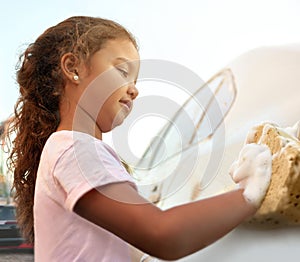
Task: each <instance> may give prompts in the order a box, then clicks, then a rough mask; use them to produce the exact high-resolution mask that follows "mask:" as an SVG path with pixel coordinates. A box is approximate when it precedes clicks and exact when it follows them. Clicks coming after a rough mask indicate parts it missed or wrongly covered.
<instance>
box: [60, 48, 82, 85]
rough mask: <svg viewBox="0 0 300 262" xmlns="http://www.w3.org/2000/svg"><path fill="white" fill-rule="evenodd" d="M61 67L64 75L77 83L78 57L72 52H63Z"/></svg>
mask: <svg viewBox="0 0 300 262" xmlns="http://www.w3.org/2000/svg"><path fill="white" fill-rule="evenodd" d="M60 61H61V69H62V72H63V74H64V76H65V77H66V78H67V79H68V80H70V81H71V82H72V83H75V84H78V82H79V81H78V80H79V76H78V70H77V68H78V66H79V61H78V58H77V57H76V56H75V55H74V54H72V53H67V54H64V55H63V56H62V58H61V60H60Z"/></svg>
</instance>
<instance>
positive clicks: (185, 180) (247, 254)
mask: <svg viewBox="0 0 300 262" xmlns="http://www.w3.org/2000/svg"><path fill="white" fill-rule="evenodd" d="M205 89H210V90H211V94H210V95H207V94H206V101H207V103H206V104H205V105H203V104H202V109H201V106H200V107H199V105H197V103H195V101H194V100H193V99H190V100H188V101H187V102H186V103H185V104H184V105H183V107H182V108H181V110H180V111H178V112H177V113H176V114H175V115H174V117H173V118H172V120H171V121H170V124H167V125H166V126H164V128H163V129H162V130H161V131H160V132H159V134H157V136H156V139H154V140H153V141H152V143H151V145H150V146H149V148H148V149H147V150H146V151H145V154H144V156H143V159H142V160H141V161H140V162H139V163H138V164H137V165H136V167H135V169H134V176H135V177H136V179H137V181H144V183H140V186H139V188H140V191H141V192H142V193H143V194H144V196H145V197H147V198H148V199H150V200H151V201H153V202H154V203H156V204H157V205H158V206H160V207H161V208H163V209H165V208H169V207H172V206H174V205H178V204H181V203H185V202H189V201H193V200H196V199H201V198H205V197H208V196H212V195H215V194H219V193H221V192H225V191H228V190H230V189H232V188H233V187H234V186H235V185H234V184H233V182H232V181H231V178H230V176H229V175H228V170H229V167H230V165H231V164H232V162H233V161H234V160H235V158H236V157H237V156H238V153H239V151H240V149H241V147H242V145H243V143H244V139H245V137H246V134H247V132H248V131H249V130H250V128H251V127H252V126H254V125H257V124H259V123H261V122H265V121H271V122H275V123H277V124H279V125H280V126H292V125H293V124H295V123H296V122H297V121H299V120H300V104H299V102H300V46H299V45H292V46H282V47H264V48H259V49H255V50H253V51H250V52H248V53H246V54H243V55H241V56H240V57H238V58H237V59H235V60H233V61H232V62H231V63H229V64H228V65H227V66H226V67H225V69H224V70H221V71H220V72H219V73H218V74H216V75H215V76H214V77H212V79H210V80H209V81H208V84H207V85H204V86H203V87H201V89H199V90H198V92H197V93H196V94H195V95H196V96H198V95H199V96H200V97H201V96H202V93H201V92H203V94H204V93H205V92H204V91H203V90H205ZM201 90H202V91H201ZM213 94H214V95H215V96H213ZM196 100H197V99H196ZM216 104H218V106H216ZM187 117H189V118H190V119H192V123H193V124H194V126H195V127H196V128H194V129H193V128H190V127H191V126H189V124H187V121H186V118H187ZM178 130H179V131H178ZM299 236H300V227H294V228H280V229H274V230H258V229H255V228H251V229H249V228H247V227H243V226H240V227H238V228H237V229H235V230H234V231H233V232H231V233H230V234H228V235H227V236H226V237H224V238H223V239H221V240H220V241H218V242H217V243H215V244H213V245H211V246H209V247H207V248H206V249H204V250H202V251H200V252H198V253H196V254H194V255H191V256H189V257H187V258H185V259H182V260H181V261H217V262H219V261H220V262H234V261H236V262H240V261H272V262H276V261H278V262H279V261H280V262H281V261H284V260H292V259H297V257H298V249H299V246H300V237H299Z"/></svg>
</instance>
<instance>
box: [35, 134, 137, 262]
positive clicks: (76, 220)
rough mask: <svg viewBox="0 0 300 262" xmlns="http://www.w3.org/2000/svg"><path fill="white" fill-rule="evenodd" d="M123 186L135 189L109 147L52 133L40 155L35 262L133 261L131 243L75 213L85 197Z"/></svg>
mask: <svg viewBox="0 0 300 262" xmlns="http://www.w3.org/2000/svg"><path fill="white" fill-rule="evenodd" d="M118 182H128V183H130V184H131V185H133V186H134V187H135V184H134V181H133V179H132V177H131V176H130V175H129V174H128V173H127V171H126V170H125V168H124V167H123V165H122V164H121V162H120V159H119V158H118V156H117V155H116V153H115V152H114V151H113V150H112V149H111V148H110V147H109V146H108V145H106V144H105V143H103V142H102V141H101V140H98V139H96V138H94V137H92V136H90V135H88V134H84V133H81V132H75V131H59V132H56V133H53V134H52V135H51V136H50V137H49V139H48V141H47V142H46V144H45V147H44V149H43V152H42V155H41V160H40V165H39V169H38V174H37V181H36V188H35V199H34V232H35V261H36V262H48V261H49V262H50V261H51V262H55V261H59V262H61V261H66V262H68V261H72V262H75V261H80V262H83V261H88V262H93V261H109V262H114V261H115V262H119V261H122V262H123V261H130V255H129V247H128V245H127V243H126V242H124V241H123V240H121V239H120V238H118V237H117V236H115V235H113V234H112V233H110V232H108V231H106V230H105V229H103V228H101V227H99V226H97V225H95V224H93V223H91V222H89V221H87V220H85V219H83V218H81V217H80V216H78V215H77V214H76V213H74V212H73V208H74V205H75V204H76V202H77V201H78V200H79V199H80V197H81V196H82V195H84V194H85V193H87V192H88V191H90V190H91V189H93V188H96V187H99V186H103V185H108V184H111V183H118ZM135 188H136V187H135ZM120 216H122V214H120Z"/></svg>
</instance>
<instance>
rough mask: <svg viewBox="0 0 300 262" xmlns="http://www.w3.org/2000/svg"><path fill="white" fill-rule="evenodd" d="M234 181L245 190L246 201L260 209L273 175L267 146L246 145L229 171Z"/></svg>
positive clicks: (270, 156)
mask: <svg viewBox="0 0 300 262" xmlns="http://www.w3.org/2000/svg"><path fill="white" fill-rule="evenodd" d="M229 173H230V175H231V177H232V179H233V181H234V182H235V183H237V184H238V185H239V187H240V188H243V189H244V193H243V195H244V197H245V199H246V200H247V201H248V202H250V203H251V204H253V206H255V207H257V208H258V207H259V206H260V204H261V202H262V200H263V198H264V196H265V195H266V192H267V190H268V187H269V184H270V181H271V175H272V155H271V152H270V149H269V148H268V147H267V146H266V145H258V144H254V143H252V144H246V145H245V146H244V147H243V148H242V150H241V152H240V154H239V158H238V160H236V161H235V162H234V163H233V164H232V166H231V168H230V171H229Z"/></svg>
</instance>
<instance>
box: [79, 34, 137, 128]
mask: <svg viewBox="0 0 300 262" xmlns="http://www.w3.org/2000/svg"><path fill="white" fill-rule="evenodd" d="M138 72H139V54H138V52H137V50H136V48H135V46H134V45H133V44H132V43H131V42H130V41H129V40H120V39H119V40H118V39H117V40H109V41H108V42H107V43H106V45H105V46H104V47H103V48H102V49H101V50H100V51H98V52H96V53H95V54H94V55H93V56H92V57H91V59H90V61H89V62H88V64H87V65H81V66H80V67H79V70H78V75H79V84H78V89H77V90H79V92H80V98H79V99H78V105H79V106H80V107H81V109H83V111H84V112H86V113H87V114H88V115H89V116H90V117H92V118H93V119H94V120H95V121H96V128H98V129H100V132H101V133H102V132H108V131H110V130H112V129H113V128H114V127H115V126H118V125H120V124H121V123H122V122H123V120H124V119H125V118H126V117H127V115H128V114H129V113H130V111H131V109H132V106H133V100H134V99H135V98H136V97H137V95H138V90H137V89H136V87H135V84H136V80H137V76H138Z"/></svg>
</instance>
